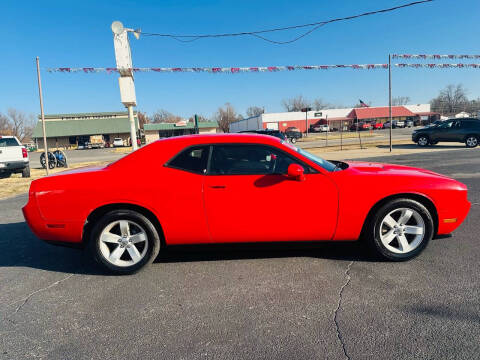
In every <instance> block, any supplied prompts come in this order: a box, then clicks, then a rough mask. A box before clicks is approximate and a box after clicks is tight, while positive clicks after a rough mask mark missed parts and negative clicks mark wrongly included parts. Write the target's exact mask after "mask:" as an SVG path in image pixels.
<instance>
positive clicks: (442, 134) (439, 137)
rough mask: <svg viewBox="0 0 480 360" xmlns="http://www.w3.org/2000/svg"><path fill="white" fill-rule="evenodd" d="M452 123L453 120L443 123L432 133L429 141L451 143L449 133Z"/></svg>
mask: <svg viewBox="0 0 480 360" xmlns="http://www.w3.org/2000/svg"><path fill="white" fill-rule="evenodd" d="M454 122H455V120H448V121H444V122H443V123H442V124H440V125H439V126H437V127H436V128H435V129H434V130H433V131H432V133H431V136H430V139H431V140H432V141H451V140H450V136H449V132H450V131H451V130H452V126H453V124H454Z"/></svg>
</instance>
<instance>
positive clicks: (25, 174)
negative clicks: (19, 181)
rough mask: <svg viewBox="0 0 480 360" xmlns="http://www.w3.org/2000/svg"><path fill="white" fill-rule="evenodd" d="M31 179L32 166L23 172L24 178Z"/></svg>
mask: <svg viewBox="0 0 480 360" xmlns="http://www.w3.org/2000/svg"><path fill="white" fill-rule="evenodd" d="M29 177H30V166H29V165H27V166H26V167H25V169H23V170H22V178H29Z"/></svg>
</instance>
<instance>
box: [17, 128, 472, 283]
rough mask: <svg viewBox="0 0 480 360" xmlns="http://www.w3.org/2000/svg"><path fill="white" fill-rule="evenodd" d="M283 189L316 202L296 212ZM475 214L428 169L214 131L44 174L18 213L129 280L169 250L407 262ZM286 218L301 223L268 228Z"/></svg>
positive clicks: (41, 232) (39, 232) (457, 189)
mask: <svg viewBox="0 0 480 360" xmlns="http://www.w3.org/2000/svg"><path fill="white" fill-rule="evenodd" d="M152 159H155V163H154V164H153V165H152ZM134 168H135V169H148V171H139V172H137V173H136V174H135V179H136V182H135V184H136V186H132V182H131V177H129V176H125V174H128V173H129V172H130V171H131V169H134ZM151 179H161V182H162V184H161V186H159V184H158V182H156V181H151ZM352 184H355V186H352ZM371 184H384V185H382V186H380V187H372V186H371ZM359 188H360V189H367V188H368V189H369V191H358V189H359ZM318 189H322V191H320V192H319V191H318ZM85 194H89V196H85ZM287 194H295V196H297V197H299V198H302V197H309V199H311V197H312V194H316V195H314V196H315V199H314V201H306V202H304V203H302V206H301V207H298V208H296V209H289V208H288V207H286V205H285V204H286V203H285V199H286V196H287ZM352 199H354V201H352ZM72 204H75V206H72ZM469 209H470V203H469V201H468V200H467V187H466V186H465V185H464V184H462V183H460V182H458V181H456V180H453V179H450V178H448V177H446V176H443V175H439V174H435V173H433V172H431V171H427V170H422V169H417V168H413V167H405V166H398V165H387V164H376V163H370V162H368V163H367V162H354V161H352V162H340V161H337V162H330V161H326V160H324V159H322V158H319V157H317V156H315V155H313V154H311V153H309V152H307V151H305V150H302V149H299V148H296V147H295V146H293V145H291V144H289V143H287V142H285V141H280V139H277V138H275V137H273V136H255V135H251V134H209V135H193V136H178V137H172V138H169V139H164V140H159V141H156V142H153V143H151V144H149V145H147V146H145V147H143V148H142V149H140V150H139V151H135V152H133V153H131V154H129V155H126V156H125V157H123V158H121V159H120V160H118V161H116V162H114V163H112V164H110V165H107V166H103V167H95V168H90V169H85V168H82V169H76V170H71V171H66V172H63V173H61V174H53V175H50V176H48V177H45V178H40V179H37V180H35V181H33V182H32V183H31V186H30V190H29V199H28V202H27V204H26V205H25V207H24V208H23V213H24V215H25V219H26V221H27V223H28V225H29V226H30V228H31V229H32V231H33V233H34V234H35V235H36V236H37V237H39V238H40V239H43V240H45V241H47V242H53V243H55V244H65V245H70V246H79V247H84V248H87V249H88V251H89V252H90V254H91V255H92V256H93V257H95V258H96V259H97V261H98V262H99V263H100V264H102V265H103V266H104V267H105V268H106V269H108V270H110V271H112V272H115V273H118V274H129V273H133V272H136V271H138V270H140V269H141V268H142V267H143V266H145V265H147V264H149V263H151V262H152V261H153V260H154V259H155V258H156V257H157V255H158V253H159V251H160V250H161V249H162V251H163V249H164V248H165V247H168V246H170V245H181V244H202V243H222V242H226V243H239V242H277V241H351V240H357V239H359V238H362V239H363V240H365V241H366V242H367V243H368V244H369V245H370V246H371V248H372V249H374V250H375V251H376V253H377V254H378V255H379V256H381V257H383V258H385V259H388V260H392V261H402V260H407V259H410V258H413V257H415V256H417V255H418V254H420V253H421V252H422V250H423V249H424V248H425V247H426V246H427V244H428V242H429V241H430V240H431V239H432V238H433V237H435V236H437V235H443V234H449V233H451V232H452V231H454V230H455V229H456V228H457V227H458V226H459V225H460V224H461V223H462V222H463V220H464V219H465V217H466V216H467V214H468V211H469ZM186 210H188V216H185V211H186ZM318 214H322V215H321V216H318ZM287 218H288V223H289V224H302V226H270V225H271V223H270V222H271V219H276V220H280V221H286V219H287ZM443 255H444V256H449V255H448V249H446V250H445V253H444V254H443ZM452 256H453V255H452Z"/></svg>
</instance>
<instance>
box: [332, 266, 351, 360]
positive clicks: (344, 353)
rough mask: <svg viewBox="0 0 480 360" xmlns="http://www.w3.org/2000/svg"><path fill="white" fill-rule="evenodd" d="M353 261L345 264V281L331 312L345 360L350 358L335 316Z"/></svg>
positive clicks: (338, 309) (348, 279)
mask: <svg viewBox="0 0 480 360" xmlns="http://www.w3.org/2000/svg"><path fill="white" fill-rule="evenodd" d="M352 265H353V261H350V263H349V264H348V266H347V269H346V270H345V278H346V280H345V283H344V284H343V285H342V287H341V288H340V291H339V293H338V303H337V308H336V309H335V311H334V313H333V322H334V323H335V328H336V330H337V338H338V340H339V341H340V344H342V350H343V355H345V358H346V359H347V360H350V356H348V354H347V350H346V349H345V342H344V341H343V336H342V333H341V332H340V326H339V324H338V320H337V316H338V312H339V311H340V306H341V305H342V300H343V291H344V290H345V288H346V287H347V285H348V283H349V282H350V279H351V277H350V269H351V268H352Z"/></svg>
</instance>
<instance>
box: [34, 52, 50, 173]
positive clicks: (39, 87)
mask: <svg viewBox="0 0 480 360" xmlns="http://www.w3.org/2000/svg"><path fill="white" fill-rule="evenodd" d="M37 80H38V95H39V97H40V116H41V117H42V130H43V150H44V151H45V152H44V154H45V171H46V172H47V175H48V162H49V159H48V149H47V135H46V133H45V113H44V112H43V95H42V79H41V78H40V59H39V58H38V56H37Z"/></svg>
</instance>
